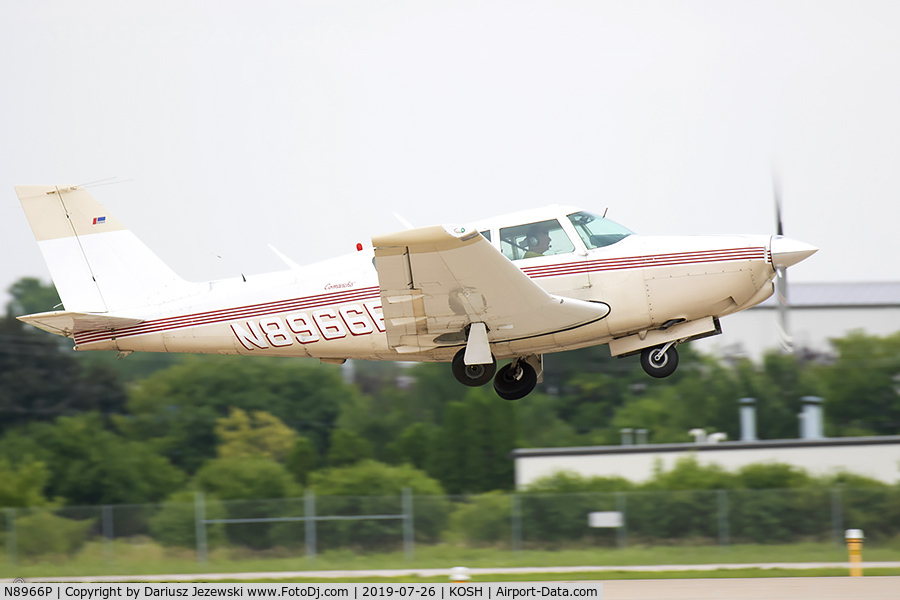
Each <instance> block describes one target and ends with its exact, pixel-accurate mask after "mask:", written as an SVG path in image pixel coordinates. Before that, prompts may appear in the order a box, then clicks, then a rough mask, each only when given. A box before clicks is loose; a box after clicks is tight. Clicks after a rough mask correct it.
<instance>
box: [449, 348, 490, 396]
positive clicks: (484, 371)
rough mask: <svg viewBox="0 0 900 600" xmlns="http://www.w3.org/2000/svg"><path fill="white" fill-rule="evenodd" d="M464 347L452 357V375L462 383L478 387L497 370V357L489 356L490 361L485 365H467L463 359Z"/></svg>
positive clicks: (488, 379)
mask: <svg viewBox="0 0 900 600" xmlns="http://www.w3.org/2000/svg"><path fill="white" fill-rule="evenodd" d="M465 355H466V349H465V348H463V349H462V350H460V351H459V352H457V353H456V356H454V357H453V364H452V369H453V376H454V377H456V380H457V381H458V382H460V383H461V384H463V385H468V386H470V387H478V386H479V385H484V384H486V383H487V382H488V381H490V380H491V377H493V376H494V373H495V372H496V371H497V359H495V358H494V357H493V356H491V360H493V362H492V363H489V364H485V365H467V364H466V363H465V361H464V359H465Z"/></svg>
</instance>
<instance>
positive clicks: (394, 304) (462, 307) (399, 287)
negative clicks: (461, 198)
mask: <svg viewBox="0 0 900 600" xmlns="http://www.w3.org/2000/svg"><path fill="white" fill-rule="evenodd" d="M372 244H373V246H374V247H375V267H376V269H377V271H378V284H379V287H380V288H381V306H382V311H383V313H384V322H385V329H386V333H387V337H388V344H389V345H390V346H391V347H392V348H394V349H395V350H397V351H398V352H419V351H423V350H429V349H433V348H437V347H441V346H458V345H462V344H465V343H466V334H465V328H466V326H468V325H469V324H471V323H479V322H482V323H484V324H485V325H486V327H487V330H488V340H489V342H503V341H512V340H518V339H523V338H528V337H535V336H540V335H547V334H552V333H556V332H560V331H564V330H568V329H572V328H575V327H580V326H583V325H587V324H589V323H593V322H595V321H598V320H600V319H602V318H604V317H605V316H606V315H607V314H609V306H607V305H606V304H603V303H599V302H585V301H582V300H576V299H573V298H562V297H559V296H553V295H551V294H548V293H547V292H545V291H544V290H543V289H542V288H541V287H540V286H538V285H537V284H536V283H534V282H533V281H532V280H531V279H529V277H528V276H527V275H525V274H524V273H523V272H522V271H521V270H520V269H519V268H518V267H516V266H515V265H514V264H513V263H512V262H511V261H510V260H509V259H507V258H506V257H505V256H503V254H501V253H500V251H499V250H497V249H496V248H495V247H494V246H493V245H491V243H490V242H489V241H488V240H487V239H485V238H484V237H483V236H482V235H481V234H480V233H479V232H478V231H477V230H476V229H470V228H468V227H451V226H434V227H424V228H420V229H412V230H409V231H402V232H398V233H393V234H389V235H383V236H376V237H373V238H372Z"/></svg>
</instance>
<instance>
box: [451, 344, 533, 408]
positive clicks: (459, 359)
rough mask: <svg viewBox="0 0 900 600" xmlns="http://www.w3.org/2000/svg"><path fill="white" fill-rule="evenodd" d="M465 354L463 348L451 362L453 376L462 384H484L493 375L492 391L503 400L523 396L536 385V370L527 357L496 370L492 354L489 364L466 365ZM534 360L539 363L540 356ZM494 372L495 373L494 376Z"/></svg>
mask: <svg viewBox="0 0 900 600" xmlns="http://www.w3.org/2000/svg"><path fill="white" fill-rule="evenodd" d="M465 354H466V349H465V348H463V349H462V350H460V351H459V352H457V353H456V356H454V357H453V362H452V364H451V368H452V370H453V376H454V377H456V380H457V381H458V382H460V383H461V384H463V385H468V386H470V387H476V386H480V385H484V384H486V383H487V382H488V381H490V380H491V378H492V377H493V379H494V391H495V392H497V395H498V396H500V397H501V398H503V399H504V400H518V399H520V398H524V397H525V396H527V395H528V394H530V393H531V392H532V391H533V390H534V387H535V386H536V385H537V380H538V375H537V371H536V370H535V368H534V367H533V366H532V365H531V364H529V359H525V358H517V359H515V360H513V361H512V362H511V363H509V364H508V365H504V366H502V367H500V369H499V370H498V369H497V361H496V359H494V357H493V356H491V359H492V360H493V362H492V363H490V364H483V365H467V364H465V361H464V359H465ZM532 359H534V357H532ZM536 360H538V363H537V364H538V365H540V362H539V361H540V358H539V357H537V359H536ZM494 373H496V377H495V376H494Z"/></svg>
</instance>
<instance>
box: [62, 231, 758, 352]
mask: <svg viewBox="0 0 900 600" xmlns="http://www.w3.org/2000/svg"><path fill="white" fill-rule="evenodd" d="M373 256H374V253H373V251H372V250H367V251H361V252H357V253H355V254H351V255H347V256H345V257H342V258H340V259H335V260H332V261H326V262H325V263H319V264H317V265H314V266H311V267H309V268H303V269H295V270H289V271H280V272H277V273H270V274H265V275H259V276H250V277H248V278H247V280H246V281H244V279H243V278H233V279H227V280H222V281H215V282H210V283H204V284H196V285H197V286H198V289H197V290H196V294H194V295H192V296H189V297H187V298H184V299H181V300H178V301H173V302H169V303H166V304H163V305H160V306H158V311H159V313H158V314H159V316H157V317H156V318H153V319H148V320H147V321H145V322H143V323H140V324H138V325H135V326H132V327H126V328H122V329H117V330H115V331H97V332H92V333H85V334H77V335H76V336H75V343H76V348H77V349H78V350H118V351H144V352H198V353H210V354H244V355H265V356H285V357H290V356H295V357H313V358H320V359H324V360H341V359H345V358H356V359H364V360H398V359H401V360H411V361H448V360H450V358H451V357H452V356H453V355H454V354H455V353H456V352H457V351H458V350H459V348H460V347H462V346H464V340H461V341H459V342H458V343H455V344H454V343H451V344H448V345H446V346H445V347H441V348H436V349H433V350H429V351H427V352H423V353H405V354H403V355H400V354H398V352H397V351H396V350H394V349H392V348H390V347H389V345H388V343H387V338H386V336H385V324H384V316H383V313H382V306H381V305H382V301H381V298H380V296H379V286H378V276H377V272H376V270H375V267H374V264H373ZM517 264H518V266H519V267H520V268H521V270H522V271H523V272H524V273H525V274H526V275H528V276H529V277H530V278H531V279H532V280H533V281H534V282H535V283H537V284H538V285H540V286H541V287H542V288H544V289H545V290H547V291H548V292H550V293H552V294H554V295H558V296H565V297H570V298H576V299H579V300H587V301H593V302H603V303H605V304H607V305H609V306H610V312H609V316H607V317H606V318H605V319H602V320H600V321H598V322H596V323H594V324H591V325H588V326H585V327H581V328H577V329H573V330H571V331H567V332H556V333H553V334H551V335H546V336H540V337H537V338H531V339H527V340H517V341H510V342H501V343H492V346H491V349H492V351H493V353H494V355H495V356H496V358H498V359H504V358H512V357H515V356H521V355H523V354H537V353H550V352H559V351H564V350H570V349H575V348H581V347H585V346H592V345H597V344H606V343H610V342H614V340H616V339H624V338H628V337H629V336H634V335H637V336H638V337H639V338H640V336H641V334H642V333H645V334H646V333H647V332H651V331H657V330H658V329H659V328H660V327H662V326H664V325H666V324H667V323H670V324H672V325H670V327H671V326H674V325H678V324H681V323H688V322H696V321H698V320H702V319H705V318H708V317H716V318H719V317H722V316H725V315H728V314H730V313H733V312H737V311H739V310H743V309H745V308H749V307H750V306H753V305H755V304H758V303H759V302H762V301H763V300H765V299H766V298H768V297H769V296H770V295H771V294H772V290H773V286H772V278H773V277H774V275H775V271H774V268H773V266H772V262H771V258H770V253H769V237H768V236H711V237H657V236H640V235H631V236H629V237H627V238H625V239H623V240H622V241H620V242H618V243H617V244H614V245H612V246H607V247H604V248H598V249H594V250H589V251H588V250H585V251H584V252H583V253H579V254H577V255H571V256H546V257H544V256H542V257H535V258H527V259H523V260H522V261H519V262H518V263H517ZM712 327H713V326H712V324H710V327H709V329H708V330H707V331H709V332H712Z"/></svg>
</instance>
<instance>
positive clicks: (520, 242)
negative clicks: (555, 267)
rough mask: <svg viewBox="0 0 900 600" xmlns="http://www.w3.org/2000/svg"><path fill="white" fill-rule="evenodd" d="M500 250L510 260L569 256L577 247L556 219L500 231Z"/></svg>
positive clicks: (505, 228)
mask: <svg viewBox="0 0 900 600" xmlns="http://www.w3.org/2000/svg"><path fill="white" fill-rule="evenodd" d="M500 250H501V251H502V252H503V255H504V256H506V258H508V259H510V260H520V259H523V258H536V257H538V256H553V255H555V254H568V253H570V252H574V251H575V245H574V244H572V240H570V239H569V236H568V235H566V232H565V231H564V230H563V228H562V225H560V224H559V221H557V220H556V219H550V220H548V221H538V222H536V223H526V224H525V225H516V226H515V227H504V228H503V229H501V230H500Z"/></svg>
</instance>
